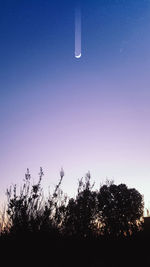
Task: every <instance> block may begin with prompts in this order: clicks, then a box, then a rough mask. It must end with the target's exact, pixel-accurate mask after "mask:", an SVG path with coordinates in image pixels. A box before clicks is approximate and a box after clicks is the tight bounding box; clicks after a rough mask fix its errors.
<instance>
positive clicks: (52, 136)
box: [0, 0, 150, 208]
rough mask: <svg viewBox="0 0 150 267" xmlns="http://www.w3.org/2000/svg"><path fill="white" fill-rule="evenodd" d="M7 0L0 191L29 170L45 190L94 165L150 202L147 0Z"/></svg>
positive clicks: (0, 67)
mask: <svg viewBox="0 0 150 267" xmlns="http://www.w3.org/2000/svg"><path fill="white" fill-rule="evenodd" d="M80 6H81V24H82V29H81V32H82V57H81V58H80V59H77V58H75V56H74V53H75V51H74V50H75V8H76V1H72V0H70V1H69V0H68V1H67V0H64V1H58V0H22V1H20V0H5V1H2V0H0V152H1V153H0V193H1V197H2V195H3V194H4V193H5V190H6V188H7V187H8V186H10V185H11V184H14V183H17V184H21V183H22V179H23V178H24V173H25V172H26V169H27V168H29V169H30V172H31V174H32V176H33V179H34V181H36V178H37V174H38V173H39V168H40V167H43V170H44V174H45V175H44V178H43V187H44V190H47V189H48V186H50V188H53V187H54V186H55V185H56V183H57V182H58V180H59V171H60V168H61V167H63V168H64V171H65V177H64V180H63V184H62V188H63V190H64V191H65V192H67V193H68V195H74V194H75V192H76V188H77V184H78V179H80V178H81V177H84V175H85V174H86V172H87V171H88V170H89V171H90V172H91V176H92V178H93V180H95V183H96V187H97V188H98V187H99V185H100V183H102V182H104V181H105V180H106V178H108V179H114V181H115V183H116V184H119V183H126V184H127V185H128V186H129V187H135V188H136V189H137V190H139V192H140V193H141V194H143V195H144V199H145V205H146V207H148V208H150V75H149V69H150V1H149V0H132V1H131V0H101V1H100V0H92V1H89V0H87V1H80Z"/></svg>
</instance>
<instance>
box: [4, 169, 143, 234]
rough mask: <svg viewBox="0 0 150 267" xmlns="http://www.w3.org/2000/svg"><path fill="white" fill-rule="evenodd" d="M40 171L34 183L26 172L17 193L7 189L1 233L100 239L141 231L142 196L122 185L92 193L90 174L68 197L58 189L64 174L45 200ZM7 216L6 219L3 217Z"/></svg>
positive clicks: (12, 189) (41, 171) (92, 186)
mask: <svg viewBox="0 0 150 267" xmlns="http://www.w3.org/2000/svg"><path fill="white" fill-rule="evenodd" d="M43 175H44V173H43V170H42V168H40V173H39V178H38V182H37V183H36V184H32V183H31V175H30V173H29V170H28V169H27V173H26V174H25V179H24V183H23V186H22V187H21V188H20V192H19V193H18V190H17V186H16V185H14V186H13V187H10V188H9V189H8V190H7V193H6V194H7V201H8V204H7V209H6V212H4V213H3V216H2V218H3V219H2V220H1V225H0V226H1V229H0V230H1V234H2V233H3V234H4V233H7V234H9V235H10V234H13V235H18V234H19V235H20V234H26V233H34V234H37V233H46V235H47V234H48V235H50V236H51V237H58V236H62V237H79V238H83V239H85V238H89V237H93V238H94V237H102V236H108V235H109V236H113V237H119V236H125V235H126V236H129V235H131V234H133V233H136V232H137V231H139V230H141V228H140V227H141V218H142V216H143V209H144V204H143V197H142V195H141V194H140V193H139V192H138V191H137V190H136V189H134V188H132V189H129V188H128V187H127V186H126V185H125V184H120V185H115V184H114V183H113V181H106V183H105V184H104V185H101V186H100V189H99V190H94V183H93V184H92V183H91V175H90V173H89V172H88V173H87V174H86V176H85V180H83V178H82V179H80V180H79V182H78V188H77V195H76V197H75V198H68V196H67V195H66V194H64V193H63V191H62V190H61V188H60V187H61V183H62V179H63V177H64V171H63V169H61V172H60V180H59V182H58V184H57V185H56V187H55V189H54V192H53V194H52V195H51V194H49V197H48V198H47V199H46V200H45V198H44V194H43V190H42V187H41V181H42V178H43ZM6 214H7V216H5V215H6Z"/></svg>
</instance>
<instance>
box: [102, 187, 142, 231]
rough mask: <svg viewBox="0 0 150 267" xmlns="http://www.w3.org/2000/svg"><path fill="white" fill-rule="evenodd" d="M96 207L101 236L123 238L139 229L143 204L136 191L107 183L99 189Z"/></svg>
mask: <svg viewBox="0 0 150 267" xmlns="http://www.w3.org/2000/svg"><path fill="white" fill-rule="evenodd" d="M98 207H99V211H100V212H101V215H102V217H101V218H102V221H101V227H102V228H101V229H102V232H103V234H108V235H112V236H123V235H130V234H131V233H135V232H136V231H138V230H139V229H140V226H141V221H140V219H141V217H142V216H143V209H144V204H143V197H142V195H141V194H140V193H139V192H138V191H137V190H136V189H134V188H132V189H129V188H128V187H127V186H126V185H125V184H120V185H115V184H114V183H113V182H108V183H106V184H105V185H103V186H101V187H100V190H99V193H98Z"/></svg>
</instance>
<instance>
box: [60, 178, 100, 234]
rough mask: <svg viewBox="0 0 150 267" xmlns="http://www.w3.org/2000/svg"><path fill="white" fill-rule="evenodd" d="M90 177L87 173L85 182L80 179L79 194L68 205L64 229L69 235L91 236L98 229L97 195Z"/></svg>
mask: <svg viewBox="0 0 150 267" xmlns="http://www.w3.org/2000/svg"><path fill="white" fill-rule="evenodd" d="M90 179H91V176H90V173H87V175H86V177H85V182H83V179H81V180H79V185H78V193H77V196H76V198H75V199H73V198H71V199H70V200H69V203H68V205H67V207H66V212H65V219H64V230H65V234H66V235H68V236H78V237H84V238H85V237H90V236H91V235H93V234H94V231H95V229H96V226H95V224H96V223H95V222H96V217H97V214H98V209H97V207H98V206H97V195H96V192H94V191H92V188H93V186H94V184H93V185H91V183H90Z"/></svg>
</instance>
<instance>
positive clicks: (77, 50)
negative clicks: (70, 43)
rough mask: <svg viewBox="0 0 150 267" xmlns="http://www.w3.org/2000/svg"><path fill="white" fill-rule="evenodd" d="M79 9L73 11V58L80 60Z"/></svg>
mask: <svg viewBox="0 0 150 267" xmlns="http://www.w3.org/2000/svg"><path fill="white" fill-rule="evenodd" d="M81 55H82V54H81V8H80V7H79V6H78V7H76V9H75V58H78V59H79V58H81Z"/></svg>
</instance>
